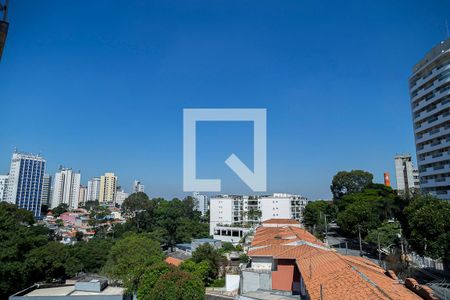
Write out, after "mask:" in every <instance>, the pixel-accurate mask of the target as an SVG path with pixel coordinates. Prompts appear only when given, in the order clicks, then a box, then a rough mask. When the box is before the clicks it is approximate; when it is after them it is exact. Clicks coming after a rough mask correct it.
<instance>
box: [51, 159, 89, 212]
mask: <svg viewBox="0 0 450 300" xmlns="http://www.w3.org/2000/svg"><path fill="white" fill-rule="evenodd" d="M80 181H81V174H80V173H77V172H74V171H72V169H70V168H60V169H59V171H58V172H56V174H55V183H54V186H53V196H52V203H51V205H50V208H54V207H56V206H58V205H60V204H62V203H65V204H67V205H68V206H69V208H71V209H75V208H78V197H79V194H80Z"/></svg>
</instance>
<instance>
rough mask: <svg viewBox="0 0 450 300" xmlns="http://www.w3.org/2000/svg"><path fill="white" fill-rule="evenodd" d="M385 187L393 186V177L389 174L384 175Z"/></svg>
mask: <svg viewBox="0 0 450 300" xmlns="http://www.w3.org/2000/svg"><path fill="white" fill-rule="evenodd" d="M383 177H384V185H385V186H389V187H390V186H391V175H390V174H389V173H388V172H385V173H384V176H383Z"/></svg>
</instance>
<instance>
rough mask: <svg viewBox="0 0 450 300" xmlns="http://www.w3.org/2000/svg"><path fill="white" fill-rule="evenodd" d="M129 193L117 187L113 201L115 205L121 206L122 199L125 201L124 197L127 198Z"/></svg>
mask: <svg viewBox="0 0 450 300" xmlns="http://www.w3.org/2000/svg"><path fill="white" fill-rule="evenodd" d="M129 195H130V194H128V193H126V192H125V191H124V190H119V189H118V190H117V191H116V195H115V197H116V199H115V200H114V202H115V203H116V204H117V205H120V206H122V204H123V201H125V199H127V198H128V196H129Z"/></svg>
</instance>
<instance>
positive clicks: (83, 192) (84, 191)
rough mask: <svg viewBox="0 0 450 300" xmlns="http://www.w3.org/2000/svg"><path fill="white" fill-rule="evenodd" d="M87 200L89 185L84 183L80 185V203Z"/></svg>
mask: <svg viewBox="0 0 450 300" xmlns="http://www.w3.org/2000/svg"><path fill="white" fill-rule="evenodd" d="M86 201H87V187H86V186H84V185H80V193H79V196H78V205H80V204H81V203H86Z"/></svg>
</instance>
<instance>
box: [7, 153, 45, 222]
mask: <svg viewBox="0 0 450 300" xmlns="http://www.w3.org/2000/svg"><path fill="white" fill-rule="evenodd" d="M44 172H45V159H44V158H43V157H42V156H40V155H32V154H26V153H19V152H14V153H13V155H12V159H11V167H10V169H9V176H8V183H7V185H6V198H5V200H6V201H7V202H9V203H14V204H16V205H17V206H18V207H19V208H22V209H26V210H29V211H31V212H33V215H34V216H35V217H40V216H41V199H42V185H43V180H44Z"/></svg>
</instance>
